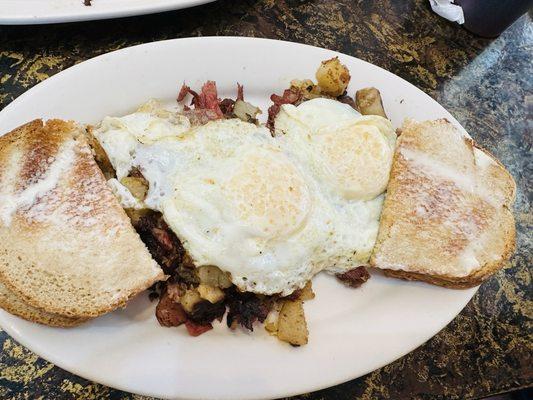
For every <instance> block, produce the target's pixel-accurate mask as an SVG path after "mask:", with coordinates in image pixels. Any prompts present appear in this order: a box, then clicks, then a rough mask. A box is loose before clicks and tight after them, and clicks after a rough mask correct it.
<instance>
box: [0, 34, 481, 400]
mask: <svg viewBox="0 0 533 400" xmlns="http://www.w3.org/2000/svg"><path fill="white" fill-rule="evenodd" d="M234 40H242V41H264V42H270V43H281V44H282V45H289V46H296V47H305V48H310V49H311V50H312V49H320V50H325V51H327V52H329V53H331V54H333V55H337V56H342V57H350V58H353V59H356V60H357V61H358V62H362V63H364V64H367V65H370V66H372V67H373V68H378V69H379V70H380V71H381V73H385V74H386V75H389V76H392V77H394V79H400V80H402V81H403V82H404V83H405V84H407V85H409V86H411V87H412V88H414V89H416V91H417V92H418V93H420V94H422V95H423V96H422V97H423V99H424V100H426V101H431V102H434V103H437V104H438V105H439V106H440V107H441V108H442V109H443V110H444V111H445V112H446V114H448V116H449V118H450V120H451V121H450V122H452V123H453V124H454V125H455V126H456V127H458V128H459V129H460V130H461V131H462V132H464V133H466V131H465V129H464V128H463V127H462V126H461V124H460V123H459V122H458V121H457V120H456V119H455V118H454V117H453V116H452V115H451V113H450V112H449V111H448V110H447V109H445V108H444V107H443V106H442V105H440V103H438V102H437V101H436V100H435V99H433V98H432V97H431V96H430V95H429V94H427V93H426V92H424V91H423V90H421V89H420V88H418V87H417V86H415V85H413V84H412V83H410V82H409V81H407V80H405V79H403V78H402V77H400V76H398V75H396V74H394V73H392V72H390V71H388V70H386V69H384V68H382V67H380V66H378V65H375V64H372V63H370V62H368V61H365V60H362V59H360V58H358V57H355V56H352V55H350V54H346V53H342V52H339V51H335V50H330V49H326V48H322V47H318V46H312V45H308V44H304V43H298V42H293V41H287V40H277V39H269V38H255V37H246V36H202V37H186V38H175V39H167V40H161V41H154V42H148V43H142V44H138V45H134V46H129V47H124V48H121V49H117V50H113V51H110V52H107V53H104V54H101V55H98V56H95V57H92V58H90V59H87V60H84V61H83V62H80V63H78V64H75V65H73V66H71V67H69V68H67V69H65V70H63V71H60V72H58V73H56V74H54V75H53V76H51V77H49V78H47V79H45V80H43V81H41V82H39V83H38V84H36V85H34V86H33V87H31V88H30V89H28V90H26V91H25V92H24V93H22V94H21V95H20V96H18V97H17V98H15V99H14V100H13V101H12V102H11V103H9V104H8V105H7V106H6V107H4V109H2V110H1V111H0V122H1V121H2V120H3V119H4V118H5V117H4V115H5V114H9V113H10V112H11V109H12V108H15V107H17V103H18V102H20V101H23V100H24V99H25V98H26V97H29V96H32V95H34V93H36V92H38V91H39V90H42V89H46V86H47V85H49V84H51V83H53V82H54V81H55V80H57V79H61V77H62V76H64V75H65V74H70V73H75V72H76V71H77V69H79V68H84V65H87V64H90V63H98V62H100V61H101V60H103V59H105V58H107V57H113V56H114V54H116V53H123V52H127V51H130V50H131V49H132V48H138V47H144V48H150V47H152V46H154V47H157V46H159V45H161V44H163V43H167V42H185V41H214V42H217V41H221V42H224V41H234ZM274 45H276V44H274ZM4 133H7V132H0V136H1V135H3V134H4ZM478 289H479V286H476V287H473V288H469V289H462V290H461V291H463V292H465V293H466V292H470V293H469V294H468V295H466V296H465V297H464V299H463V301H461V302H458V303H459V304H460V308H459V310H458V312H457V313H456V314H453V315H452V316H451V318H447V319H446V321H445V323H443V325H442V326H441V327H440V328H439V329H438V330H437V331H436V332H434V333H433V334H431V336H429V337H428V338H427V339H425V340H424V341H423V342H421V343H418V344H414V345H413V346H410V347H409V350H408V351H407V352H405V353H403V354H402V355H399V356H398V357H396V358H394V359H391V361H389V362H388V363H387V364H385V365H389V364H391V363H393V362H395V361H396V360H398V359H400V358H402V357H404V356H406V355H407V354H409V353H411V352H412V351H413V350H415V349H417V348H418V347H420V346H422V345H423V344H425V343H426V342H427V341H428V340H430V339H431V338H433V337H434V336H435V335H437V334H438V333H439V332H440V331H442V330H443V329H444V328H445V327H446V326H448V325H449V324H450V322H451V321H453V320H454V319H455V318H456V317H457V316H458V315H459V314H460V313H461V311H462V310H463V309H464V308H465V307H466V305H467V304H468V303H469V302H470V301H471V299H472V297H473V296H474V295H475V294H476V292H477V290H478ZM13 318H15V319H20V318H18V317H16V316H13V315H11V314H9V313H7V312H5V311H3V310H0V327H1V328H2V329H3V330H4V331H5V332H6V333H7V334H8V335H9V336H11V337H12V338H13V339H15V340H16V341H17V342H18V343H20V344H22V345H23V346H24V347H26V348H27V349H29V350H30V351H32V352H33V353H35V354H37V355H38V356H39V357H41V358H43V359H45V360H47V361H48V362H51V363H52V364H54V365H55V366H58V367H60V368H61V369H63V370H65V371H67V372H69V373H72V374H74V375H76V376H79V377H82V378H84V379H87V380H89V381H92V382H97V383H100V384H102V385H105V386H108V387H111V388H115V389H118V390H121V391H124V392H128V393H137V394H140V395H144V396H154V393H153V392H149V391H142V390H136V391H135V392H130V390H129V388H128V387H126V386H125V385H122V384H116V383H114V382H112V380H109V379H101V377H96V376H95V374H92V373H82V374H80V373H79V372H77V371H76V370H75V369H73V368H69V367H64V366H63V365H64V363H63V362H62V361H61V360H60V359H58V358H56V356H54V354H52V353H48V352H47V351H46V352H43V351H42V349H40V350H39V351H38V352H37V351H35V350H34V349H35V347H34V346H33V344H31V343H30V342H28V341H27V340H26V339H25V336H24V335H23V334H22V333H21V332H20V331H19V330H18V329H16V328H15V327H13V326H12V325H11V323H10V322H9V319H13ZM385 365H383V366H385ZM383 366H381V367H378V368H371V367H369V368H370V369H368V370H365V372H364V373H363V374H357V375H356V376H353V375H351V376H348V377H346V376H343V377H339V378H338V379H336V380H331V381H330V382H328V383H321V384H309V385H307V387H308V389H306V390H305V392H314V391H317V390H322V389H325V388H329V387H333V386H336V385H339V384H342V383H346V382H348V381H351V380H353V379H357V378H360V377H362V376H364V375H367V374H368V373H370V372H372V371H375V370H376V369H379V368H382V367H383ZM272 393H274V391H272ZM272 393H270V394H272ZM301 393H304V392H302V391H301V390H298V389H294V390H293V391H288V390H283V391H278V392H275V393H274V396H273V397H287V396H294V395H298V394H301ZM273 397H271V396H270V395H269V396H268V397H264V396H261V395H256V396H252V397H250V396H247V397H246V398H247V399H268V398H273ZM164 398H173V399H185V398H184V397H164ZM187 398H191V397H187ZM192 398H198V399H200V398H202V397H200V396H196V397H192ZM237 398H239V399H241V398H242V399H244V398H245V397H243V396H242V395H241V396H240V397H239V396H235V399H237Z"/></svg>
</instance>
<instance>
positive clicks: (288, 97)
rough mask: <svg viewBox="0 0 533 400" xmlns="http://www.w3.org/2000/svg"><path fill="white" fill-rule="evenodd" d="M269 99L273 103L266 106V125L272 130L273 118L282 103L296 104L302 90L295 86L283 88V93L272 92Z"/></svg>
mask: <svg viewBox="0 0 533 400" xmlns="http://www.w3.org/2000/svg"><path fill="white" fill-rule="evenodd" d="M270 100H272V102H273V103H274V104H272V105H271V106H270V107H269V108H268V121H267V127H268V128H269V129H270V131H273V130H274V120H275V119H276V116H277V115H278V113H279V110H280V109H281V106H282V105H283V104H294V105H297V104H298V103H299V102H300V101H301V100H302V92H301V91H300V90H299V89H297V88H294V87H291V88H289V89H285V91H284V92H283V95H281V96H278V95H277V94H273V95H272V96H270Z"/></svg>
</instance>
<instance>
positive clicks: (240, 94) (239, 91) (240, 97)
mask: <svg viewBox="0 0 533 400" xmlns="http://www.w3.org/2000/svg"><path fill="white" fill-rule="evenodd" d="M235 100H241V101H244V86H243V85H241V84H240V83H237V98H236V99H235Z"/></svg>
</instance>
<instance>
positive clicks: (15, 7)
mask: <svg viewBox="0 0 533 400" xmlns="http://www.w3.org/2000/svg"><path fill="white" fill-rule="evenodd" d="M211 1H214V0H93V1H92V5H91V6H90V7H87V6H85V5H84V4H83V0H0V25H2V24H5V25H32V24H50V23H56V22H73V21H89V20H95V19H107V18H118V17H129V16H132V15H141V14H152V13H157V12H162V11H169V10H178V9H180V8H187V7H193V6H197V5H200V4H204V3H209V2H211Z"/></svg>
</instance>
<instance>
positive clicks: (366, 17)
mask: <svg viewBox="0 0 533 400" xmlns="http://www.w3.org/2000/svg"><path fill="white" fill-rule="evenodd" d="M427 3H428V2H427V1H425V0H380V1H365V0H351V1H350V0H340V1H333V0H247V1H238V2H237V1H234V0H221V1H218V2H216V3H212V4H208V5H206V6H202V7H198V8H194V9H189V10H185V11H177V12H169V13H165V14H159V15H151V16H141V17H135V18H128V19H123V20H112V21H99V22H87V23H75V24H65V25H49V26H36V27H0V109H1V108H3V107H5V106H6V105H7V104H8V103H9V102H11V101H12V100H13V99H15V98H16V97H17V96H19V95H20V94H22V93H23V92H24V91H26V90H27V89H29V88H30V87H32V86H33V85H35V84H37V83H39V82H40V81H42V80H44V79H46V78H48V77H49V76H51V75H53V74H55V73H57V72H59V71H62V70H64V69H65V68H68V67H70V66H71V65H73V64H75V63H78V62H80V61H83V60H86V59H88V58H91V57H94V56H96V55H99V54H102V53H105V52H108V51H110V50H115V49H118V48H122V47H126V46H130V45H133V44H138V43H144V42H150V41H154V40H162V39H170V38H176V37H186V36H207V35H239V36H257V37H268V38H275V39H285V40H290V41H296V42H303V43H307V44H311V45H316V46H321V47H327V48H330V49H333V50H338V51H341V52H343V53H347V54H350V55H353V56H356V57H359V58H362V59H363V60H366V61H369V62H371V63H374V64H376V65H379V66H381V67H383V68H385V69H387V70H389V71H392V72H393V73H395V74H397V75H399V76H401V77H403V78H405V79H406V80H408V81H410V82H411V83H413V84H414V85H416V86H418V87H419V88H421V89H422V90H424V91H426V92H427V93H428V94H429V95H430V96H432V97H433V98H435V99H436V100H437V101H438V102H440V103H441V104H442V105H443V106H444V107H446V108H447V109H448V110H449V111H450V112H451V113H452V114H453V115H454V116H455V117H456V118H457V119H458V120H459V121H460V122H461V124H463V126H464V127H465V128H466V129H467V130H468V131H469V132H470V134H471V135H472V136H473V137H474V138H475V139H476V140H477V141H478V142H480V143H481V144H482V145H483V146H484V147H486V148H488V149H489V150H490V151H492V152H493V153H494V154H495V155H496V156H497V157H498V158H499V159H500V160H501V161H502V162H503V163H504V164H505V165H506V166H507V167H508V168H509V169H510V171H511V173H512V174H513V176H514V178H515V179H516V182H517V185H518V194H517V199H516V204H515V216H516V223H517V230H518V238H517V251H516V253H515V255H514V257H513V258H512V261H511V263H510V264H509V266H508V267H507V268H505V270H503V271H501V272H500V273H498V274H497V275H496V276H495V277H494V278H493V279H491V280H490V281H488V282H487V283H485V284H484V285H483V286H482V287H481V289H480V290H479V292H478V293H477V295H476V296H475V297H474V298H473V300H472V301H471V302H470V303H469V304H468V306H467V307H466V308H465V309H464V310H463V311H462V312H461V313H460V314H459V316H458V317H457V318H456V319H455V320H454V321H453V322H452V323H451V324H450V325H449V326H448V327H447V328H445V329H444V330H443V331H442V332H440V333H439V334H438V335H437V336H435V337H434V338H432V339H431V340H430V341H429V342H428V343H426V344H425V345H423V346H422V347H420V348H419V349H417V350H415V351H414V352H412V353H410V354H408V355H407V356H405V357H403V358H401V359H400V360H398V361H396V362H394V363H393V364H390V365H388V366H386V367H384V368H382V369H380V370H377V371H374V372H373V373H371V374H369V375H366V376H364V377H361V378H359V379H356V380H354V381H351V382H348V383H345V384H342V385H339V386H336V387H333V388H330V389H326V390H322V391H320V392H316V393H312V394H308V395H302V396H300V397H297V398H298V399H312V400H315V399H316V400H318V399H470V398H480V397H484V396H487V395H490V394H494V393H499V392H505V391H508V390H512V389H517V388H521V387H526V386H531V385H532V384H533V360H532V354H533V349H532V346H533V330H532V327H533V325H532V318H533V301H532V297H533V287H532V282H531V278H532V276H531V264H532V253H533V251H532V250H533V245H532V237H531V228H532V222H533V216H532V213H531V210H530V201H531V197H532V190H531V189H532V181H531V176H532V175H533V174H532V172H533V160H532V154H531V151H532V150H531V145H532V141H533V135H532V132H531V130H532V126H533V122H532V113H533V91H532V89H533V62H532V54H533V24H532V22H531V18H530V16H527V15H526V16H524V17H522V18H521V19H520V20H518V21H517V22H516V23H515V24H514V25H513V26H512V27H511V28H510V29H508V30H507V31H506V32H505V33H504V34H503V35H502V36H501V37H500V38H498V39H496V40H487V39H479V38H476V37H475V36H473V35H471V34H470V33H468V32H466V31H465V30H463V29H461V28H459V27H457V26H455V25H454V24H451V23H448V22H447V21H445V20H443V19H440V18H439V17H437V16H436V15H434V14H433V13H432V12H431V11H430V9H429V6H428V4H427ZM0 12H1V10H0ZM280 62H281V61H280ZM0 130H1V127H0ZM528 178H529V179H528ZM0 343H1V345H2V350H1V353H0V398H2V399H59V398H61V399H144V398H143V397H142V396H136V395H131V394H127V393H123V392H120V391H117V390H113V389H110V388H107V387H104V386H101V385H99V384H96V383H92V382H88V381H86V380H84V379H81V378H78V377H76V376H74V375H72V374H69V373H67V372H65V371H63V370H61V369H59V368H57V367H54V366H53V365H51V364H49V363H48V362H46V361H44V360H42V359H40V358H39V357H37V356H36V355H34V354H33V353H31V352H30V351H28V350H26V349H25V348H23V347H22V346H20V345H18V344H17V343H16V342H15V341H14V340H13V339H11V338H9V337H8V336H7V335H6V334H5V333H4V332H1V331H0Z"/></svg>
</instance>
